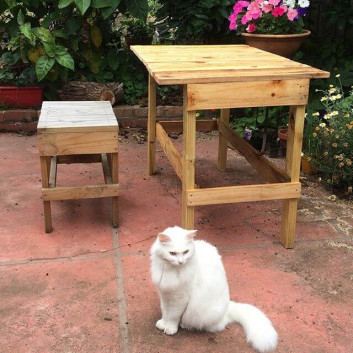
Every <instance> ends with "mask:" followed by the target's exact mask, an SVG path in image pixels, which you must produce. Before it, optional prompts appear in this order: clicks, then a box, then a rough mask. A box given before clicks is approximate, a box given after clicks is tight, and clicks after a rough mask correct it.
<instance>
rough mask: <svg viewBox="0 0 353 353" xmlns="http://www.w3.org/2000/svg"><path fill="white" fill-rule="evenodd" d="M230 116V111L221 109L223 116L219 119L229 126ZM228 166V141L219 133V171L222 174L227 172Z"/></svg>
mask: <svg viewBox="0 0 353 353" xmlns="http://www.w3.org/2000/svg"><path fill="white" fill-rule="evenodd" d="M229 115H230V109H221V116H220V118H219V120H220V121H222V122H223V123H224V124H226V125H227V126H228V125H229ZM226 164H227V139H226V138H225V136H223V134H221V133H219V140H218V169H219V170H220V171H221V172H224V171H225V170H226Z"/></svg>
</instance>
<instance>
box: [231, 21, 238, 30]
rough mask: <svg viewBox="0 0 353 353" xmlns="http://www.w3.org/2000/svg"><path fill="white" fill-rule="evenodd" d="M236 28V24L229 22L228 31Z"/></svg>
mask: <svg viewBox="0 0 353 353" xmlns="http://www.w3.org/2000/svg"><path fill="white" fill-rule="evenodd" d="M237 28H238V26H237V24H236V22H231V23H230V24H229V29H230V30H231V31H233V30H235V29H237Z"/></svg>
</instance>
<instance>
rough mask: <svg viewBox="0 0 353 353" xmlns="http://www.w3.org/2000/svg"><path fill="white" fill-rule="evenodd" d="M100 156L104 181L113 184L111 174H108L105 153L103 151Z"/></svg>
mask: <svg viewBox="0 0 353 353" xmlns="http://www.w3.org/2000/svg"><path fill="white" fill-rule="evenodd" d="M100 157H101V160H102V169H103V176H104V181H105V183H106V184H113V181H112V176H111V174H110V169H109V164H108V158H107V155H106V154H105V153H103V154H102V155H101V156H100Z"/></svg>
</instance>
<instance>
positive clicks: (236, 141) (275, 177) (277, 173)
mask: <svg viewBox="0 0 353 353" xmlns="http://www.w3.org/2000/svg"><path fill="white" fill-rule="evenodd" d="M218 128H219V131H220V133H221V134H222V135H223V136H225V138H226V139H227V140H228V142H229V143H230V144H231V145H232V146H233V147H234V148H235V149H236V150H237V151H238V152H239V153H241V154H242V155H243V156H244V158H245V159H246V160H247V161H248V162H249V163H250V164H251V165H252V166H253V167H254V168H255V169H256V170H257V171H258V172H259V173H260V174H261V175H262V176H263V177H264V178H265V179H266V180H267V181H268V182H270V183H278V182H287V181H289V179H290V178H289V176H288V175H287V174H286V173H285V171H283V170H281V169H280V168H278V167H277V166H276V165H274V164H273V163H272V162H271V161H269V160H268V159H267V158H266V157H264V156H263V155H261V153H260V152H259V151H258V150H256V149H255V148H254V147H252V146H251V145H250V144H249V143H248V142H247V141H245V140H244V139H243V138H241V137H240V136H239V135H238V134H236V133H235V132H234V131H233V130H232V129H231V128H230V127H229V126H227V125H225V124H224V123H223V122H222V121H219V122H218Z"/></svg>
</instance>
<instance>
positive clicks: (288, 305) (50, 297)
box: [0, 131, 353, 353]
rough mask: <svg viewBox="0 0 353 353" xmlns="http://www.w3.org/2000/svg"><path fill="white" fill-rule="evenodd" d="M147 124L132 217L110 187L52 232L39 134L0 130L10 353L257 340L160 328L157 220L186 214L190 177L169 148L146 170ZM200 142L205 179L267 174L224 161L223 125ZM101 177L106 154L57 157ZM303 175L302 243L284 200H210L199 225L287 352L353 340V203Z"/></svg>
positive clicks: (124, 196)
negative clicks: (155, 279)
mask: <svg viewBox="0 0 353 353" xmlns="http://www.w3.org/2000/svg"><path fill="white" fill-rule="evenodd" d="M134 133H135V134H139V132H138V131H137V132H134ZM134 133H133V132H130V133H129V134H128V135H127V136H126V137H128V138H122V140H121V143H120V160H119V173H120V185H121V196H120V201H119V206H120V215H119V219H120V226H119V228H118V229H113V228H112V227H111V225H110V222H111V214H110V207H111V201H110V200H109V199H96V200H78V201H65V202H53V203H52V219H53V227H54V231H53V233H51V234H46V233H45V232H44V217H43V208H42V201H41V183H40V178H41V177H40V166H39V157H38V151H37V137H36V136H35V135H34V136H21V135H17V134H0V207H1V215H0V244H1V246H0V352H4V353H12V352H21V353H32V352H38V353H45V352H75V353H76V352H85V353H89V352H97V353H99V352H121V353H140V352H146V353H148V352H160V353H164V352H183V353H185V352H192V351H198V352H222V353H223V352H224V353H226V352H241V353H243V352H244V353H246V352H252V350H251V349H250V348H249V346H248V345H247V344H246V342H245V338H244V334H243V330H242V329H241V327H239V326H237V325H232V326H229V327H228V328H227V329H226V330H225V331H224V332H222V333H218V334H210V333H198V332H186V331H184V330H180V331H179V332H178V334H177V335H176V336H173V337H169V336H166V335H164V334H163V333H161V332H160V331H158V330H157V329H156V328H155V322H156V320H157V319H158V318H159V315H160V309H159V300H158V295H157V292H156V290H155V288H154V287H153V285H152V283H151V280H150V274H149V253H148V251H149V248H150V246H151V244H152V242H153V241H154V237H155V235H156V234H157V232H159V231H161V230H163V229H164V228H165V227H167V226H173V225H180V221H181V184H180V182H179V180H178V178H177V176H176V175H175V174H174V172H173V170H172V169H171V167H170V166H169V164H168V163H167V160H166V157H165V156H164V155H163V154H162V152H161V151H160V149H159V148H158V153H157V166H158V173H157V174H156V175H155V176H153V177H148V176H147V175H146V147H147V146H146V143H137V141H136V140H135V139H134V137H133V135H134ZM198 140H199V143H198V145H197V158H198V159H197V176H196V179H197V180H196V182H197V183H198V184H199V185H200V186H201V187H203V186H205V187H206V186H217V185H230V184H234V185H237V184H249V183H261V182H263V180H262V178H261V177H259V176H258V175H257V174H256V172H255V171H253V170H252V169H251V167H250V166H249V165H248V164H247V163H246V162H245V160H244V159H243V158H242V157H241V156H239V155H238V154H237V153H236V152H235V151H233V150H229V157H228V160H229V162H228V168H227V171H226V172H225V173H221V172H218V171H217V169H216V161H217V157H216V150H217V136H216V135H214V134H200V135H199V138H198ZM176 141H177V144H179V145H180V143H181V138H180V137H179V138H178V139H177V140H176ZM277 162H278V163H281V162H283V161H281V160H276V163H277ZM97 180H102V175H101V167H100V165H96V164H95V165H75V166H72V165H71V166H63V165H60V166H59V168H58V184H60V185H70V184H72V183H73V184H81V183H82V184H83V183H94V182H95V181H97ZM302 181H303V196H302V198H301V200H300V204H299V211H298V220H297V231H296V242H295V247H294V249H292V250H286V249H284V248H283V246H282V245H281V244H280V243H279V232H280V215H281V202H280V201H278V202H277V201H274V202H262V203H243V204H236V205H234V204H230V205H217V206H206V207H198V208H196V212H195V214H196V222H195V224H196V228H197V229H198V230H199V235H198V237H199V238H200V239H205V240H207V241H209V242H211V243H213V244H215V245H217V247H218V248H219V251H220V253H221V254H222V257H223V261H224V265H225V268H226V271H227V275H228V280H229V286H230V292H231V297H232V299H233V300H235V301H239V302H248V303H252V304H254V305H256V306H258V307H259V308H260V309H262V310H263V311H264V312H265V313H266V314H267V315H268V316H269V318H270V319H271V320H272V322H273V324H274V326H275V327H276V329H277V331H278V333H279V345H278V349H277V352H281V353H291V352H293V353H294V352H295V353H304V352H305V353H311V352H312V353H314V352H315V353H339V352H347V353H348V352H352V351H353V348H352V347H353V335H352V326H353V325H352V324H353V317H352V316H353V268H352V263H353V261H352V260H353V257H352V250H353V242H352V238H353V212H352V210H353V208H352V204H351V203H348V202H347V201H336V202H330V201H328V200H327V197H328V196H329V194H328V193H327V192H326V191H324V189H323V188H322V186H320V185H319V184H318V183H316V182H314V181H311V180H309V179H303V180H302Z"/></svg>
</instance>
